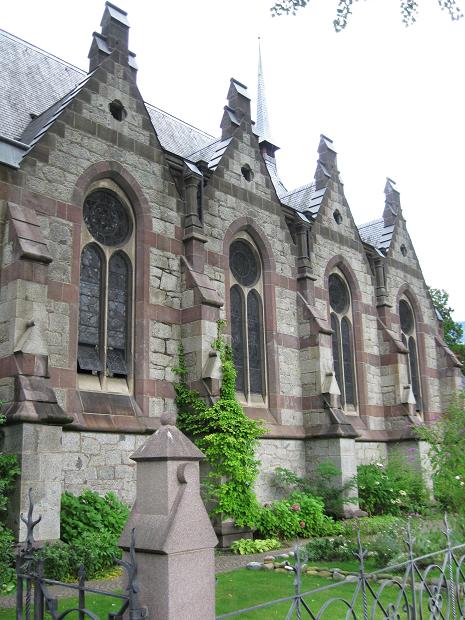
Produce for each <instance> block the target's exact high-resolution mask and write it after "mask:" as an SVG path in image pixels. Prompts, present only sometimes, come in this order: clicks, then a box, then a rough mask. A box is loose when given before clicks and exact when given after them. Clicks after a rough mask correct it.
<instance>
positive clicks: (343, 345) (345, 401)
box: [328, 273, 357, 410]
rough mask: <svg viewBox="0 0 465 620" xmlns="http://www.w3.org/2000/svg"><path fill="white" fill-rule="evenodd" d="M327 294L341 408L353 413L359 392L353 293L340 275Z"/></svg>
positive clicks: (333, 276)
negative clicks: (355, 356)
mask: <svg viewBox="0 0 465 620" xmlns="http://www.w3.org/2000/svg"><path fill="white" fill-rule="evenodd" d="M328 290H329V305H330V310H331V312H330V314H331V329H332V331H333V334H332V353H333V364H334V374H335V377H336V381H337V384H338V386H339V391H340V392H341V406H342V407H343V408H346V409H349V410H350V409H352V410H354V409H355V407H356V406H357V389H356V379H355V361H354V337H353V329H352V303H351V296H350V289H349V287H348V285H347V283H346V281H345V280H344V279H343V278H342V276H341V275H339V274H337V273H332V274H330V276H329V280H328Z"/></svg>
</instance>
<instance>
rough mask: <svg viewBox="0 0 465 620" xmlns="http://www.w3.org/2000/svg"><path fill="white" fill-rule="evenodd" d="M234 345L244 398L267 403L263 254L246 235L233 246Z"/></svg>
mask: <svg viewBox="0 0 465 620" xmlns="http://www.w3.org/2000/svg"><path fill="white" fill-rule="evenodd" d="M229 268H230V272H231V289H230V313H231V344H232V351H233V359H234V364H235V366H236V371H237V378H236V389H237V391H238V392H239V395H240V397H242V399H243V400H244V401H245V402H247V403H253V404H264V403H265V399H266V373H265V350H264V322H263V282H262V271H263V270H262V265H261V260H260V256H259V254H258V252H257V250H256V248H255V247H254V246H253V245H252V243H251V241H250V240H249V239H248V238H247V237H246V236H245V235H244V236H240V237H237V238H236V239H235V240H234V241H233V242H232V243H231V246H230V250H229Z"/></svg>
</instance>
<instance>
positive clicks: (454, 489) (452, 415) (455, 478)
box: [416, 392, 465, 513]
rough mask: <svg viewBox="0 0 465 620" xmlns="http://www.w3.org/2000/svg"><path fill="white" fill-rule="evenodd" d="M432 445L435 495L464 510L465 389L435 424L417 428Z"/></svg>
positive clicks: (453, 509) (444, 503)
mask: <svg viewBox="0 0 465 620" xmlns="http://www.w3.org/2000/svg"><path fill="white" fill-rule="evenodd" d="M416 432H417V434H418V436H419V437H420V439H423V440H424V441H427V442H428V443H429V445H430V450H429V458H430V461H431V465H432V467H433V485H434V495H435V498H436V499H437V500H438V501H439V502H440V503H441V505H442V507H443V508H444V509H445V510H447V511H451V512H460V513H463V512H464V505H465V393H464V392H461V393H459V394H458V395H457V396H456V397H455V399H454V401H453V402H452V403H451V404H450V406H449V408H448V410H447V412H446V413H444V414H443V415H442V416H441V417H440V418H439V419H438V420H437V421H436V422H435V424H433V425H431V426H426V425H425V426H422V427H418V428H417V429H416Z"/></svg>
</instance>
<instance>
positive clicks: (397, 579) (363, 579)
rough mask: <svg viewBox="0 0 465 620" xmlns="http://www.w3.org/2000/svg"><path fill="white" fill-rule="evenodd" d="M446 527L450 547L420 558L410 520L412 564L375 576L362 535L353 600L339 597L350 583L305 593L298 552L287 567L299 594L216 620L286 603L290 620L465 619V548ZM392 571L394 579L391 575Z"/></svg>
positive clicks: (249, 615)
mask: <svg viewBox="0 0 465 620" xmlns="http://www.w3.org/2000/svg"><path fill="white" fill-rule="evenodd" d="M444 525H445V527H444V530H443V534H444V536H445V541H446V547H445V548H444V549H441V550H440V551H436V552H434V553H429V554H426V555H423V556H419V557H415V555H414V543H415V538H414V536H413V533H412V528H411V524H410V521H409V523H408V527H407V535H406V540H405V544H406V550H407V557H408V559H407V560H406V561H405V562H402V563H399V564H396V565H392V566H389V567H387V568H383V569H381V570H378V571H374V572H367V570H366V565H365V560H366V558H367V555H368V550H367V549H366V548H365V547H364V546H363V544H362V541H361V538H360V530H359V532H358V535H357V551H356V552H355V553H354V555H355V557H356V559H357V560H358V573H357V574H356V575H353V576H352V581H351V585H352V587H353V590H352V592H351V593H349V596H343V595H342V594H341V593H340V592H338V589H339V590H340V589H341V585H342V584H345V583H346V582H341V581H337V582H335V583H330V584H328V585H326V586H322V587H320V588H315V589H313V590H308V591H302V574H303V568H304V564H303V560H304V557H303V553H302V551H301V550H300V549H299V548H298V547H296V549H295V564H294V565H291V564H288V566H287V569H288V570H290V571H292V572H293V573H294V594H292V595H291V596H286V597H283V598H279V599H275V600H273V601H268V602H266V603H261V604H259V605H254V606H253V607H247V608H244V609H239V610H237V611H232V612H229V613H225V614H222V615H220V616H217V618H216V620H224V619H226V618H235V617H238V616H245V615H246V614H247V618H250V619H251V620H252V619H253V618H254V617H256V615H257V614H255V613H254V612H257V611H259V610H265V609H268V610H271V608H272V607H273V606H275V605H278V604H284V603H288V604H290V607H289V610H288V612H287V615H286V616H285V618H286V620H291V619H294V618H295V619H297V620H302V619H303V618H312V619H313V620H320V619H321V620H349V619H352V620H358V619H362V618H363V620H378V619H379V620H465V567H464V563H465V544H461V545H452V541H451V530H450V528H449V524H448V521H447V517H445V518H444ZM387 570H389V572H390V573H394V575H393V576H388V575H387V574H386V573H387ZM349 582H350V580H349ZM349 582H347V583H349ZM345 589H346V588H345ZM321 593H327V594H328V598H327V599H326V601H325V602H324V603H323V604H322V605H321V604H319V605H317V606H314V605H313V604H312V600H311V599H312V596H313V595H315V594H321ZM262 617H263V616H262ZM273 617H277V616H276V615H274V616H273Z"/></svg>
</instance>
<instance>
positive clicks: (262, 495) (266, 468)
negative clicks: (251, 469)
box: [255, 439, 305, 503]
mask: <svg viewBox="0 0 465 620" xmlns="http://www.w3.org/2000/svg"><path fill="white" fill-rule="evenodd" d="M257 458H258V460H259V461H260V462H261V466H260V474H259V476H258V478H257V481H256V483H255V492H256V494H257V498H258V500H259V501H260V502H262V503H265V502H271V501H273V500H275V499H280V498H281V497H282V496H283V494H282V492H281V491H280V490H279V489H278V488H277V487H275V486H273V484H272V479H273V474H274V470H275V469H276V467H285V468H286V469H289V470H290V471H292V472H294V473H295V474H297V475H298V476H302V477H304V476H305V442H304V441H302V440H296V439H262V440H261V441H260V445H259V448H258V450H257Z"/></svg>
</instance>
